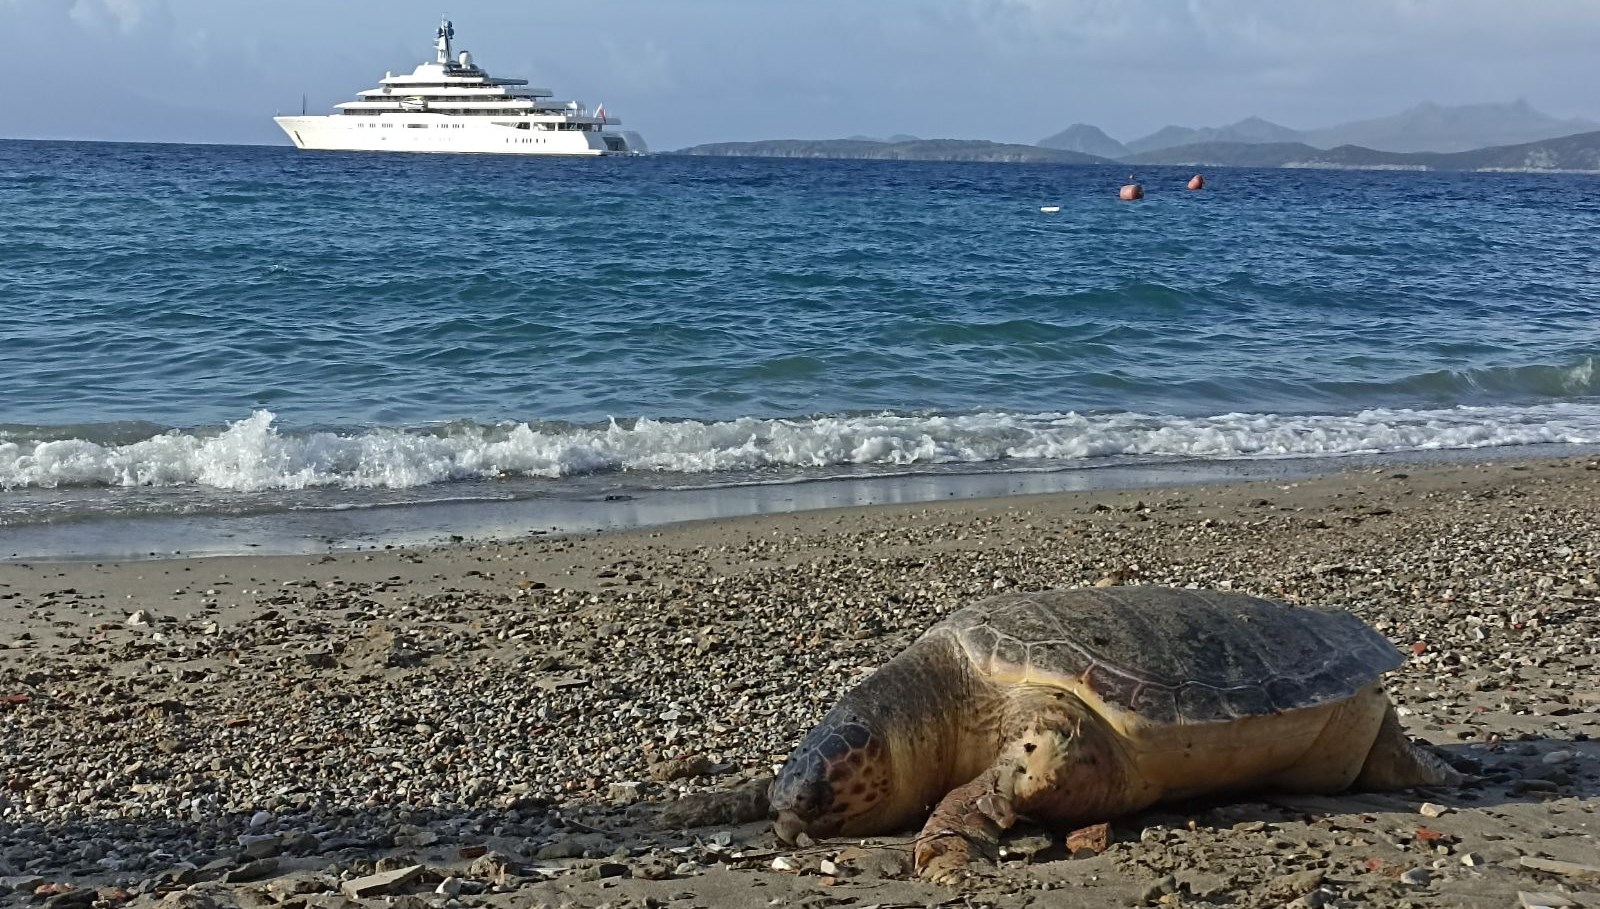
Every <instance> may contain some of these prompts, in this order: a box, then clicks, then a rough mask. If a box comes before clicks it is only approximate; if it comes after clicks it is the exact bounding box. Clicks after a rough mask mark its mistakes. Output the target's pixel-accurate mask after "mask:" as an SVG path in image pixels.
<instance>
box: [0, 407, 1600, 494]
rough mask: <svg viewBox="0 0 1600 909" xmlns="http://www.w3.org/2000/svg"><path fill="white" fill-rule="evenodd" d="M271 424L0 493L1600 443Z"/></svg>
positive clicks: (1099, 430)
mask: <svg viewBox="0 0 1600 909" xmlns="http://www.w3.org/2000/svg"><path fill="white" fill-rule="evenodd" d="M275 419H276V418H275V416H274V414H273V413H272V412H270V411H266V410H258V411H256V412H255V413H253V414H251V415H250V416H249V417H248V418H246V419H242V420H239V421H237V422H234V423H231V424H229V425H228V426H226V427H225V428H222V429H220V430H212V431H204V430H187V431H185V430H170V431H165V432H154V433H151V434H149V435H146V436H144V437H142V438H136V439H135V438H130V430H129V428H128V425H127V424H118V425H117V426H116V427H115V431H110V430H108V431H107V432H105V433H104V434H99V435H98V440H97V433H96V432H94V431H92V429H91V428H89V427H76V428H75V429H74V432H75V433H76V435H74V436H73V437H70V438H44V437H41V435H40V434H39V433H38V432H36V431H34V432H31V433H30V432H29V431H25V430H22V429H19V428H16V427H13V428H11V429H10V430H9V431H0V488H4V489H25V488H67V487H91V486H99V487H185V486H190V487H201V488H212V489H218V490H228V491H233V492H261V491H267V490H298V489H311V488H317V487H334V488H347V489H406V488H413V487H418V486H424V485H429V484H436V483H444V482H449V481H455V480H483V479H496V478H507V477H550V478H559V477H570V476H580V475H591V474H601V473H617V472H625V471H635V472H663V473H667V472H670V473H688V474H715V473H719V472H746V473H748V472H750V471H762V470H772V471H775V472H780V471H785V470H788V471H790V472H797V473H804V472H805V471H807V470H811V469H818V468H830V467H839V466H845V465H885V466H893V467H898V468H903V469H911V470H915V469H916V468H918V467H920V466H928V467H931V466H934V465H961V464H967V465H990V466H993V467H1001V468H1005V467H1016V468H1022V467H1041V466H1042V467H1049V466H1074V463H1073V462H1077V464H1078V465H1081V466H1086V465H1087V464H1089V463H1116V462H1117V461H1119V460H1127V459H1134V458H1138V459H1149V458H1171V459H1261V458H1292V457H1326V456H1337V455H1345V454H1357V453H1386V452H1416V451H1431V450H1446V449H1472V448H1488V447H1497V446H1526V445H1540V444H1600V405H1595V404H1586V403H1585V404H1578V403H1561V404H1543V405H1533V406H1524V407H1508V406H1484V407H1455V408H1448V409H1439V410H1409V409H1371V410H1365V411H1361V412H1359V413H1354V414H1347V415H1315V414H1313V415H1288V414H1272V413H1229V414H1222V415H1218V416H1203V417H1177V416H1165V415H1158V414H1145V413H1106V414H1099V413H1074V412H1064V413H1035V414H1017V413H1003V412H982V413H969V414H954V415H939V414H894V413H884V414H875V415H852V416H818V417H807V418H796V419H754V418H749V419H738V420H730V421H722V422H700V421H695V420H681V421H667V420H653V419H639V420H635V421H617V420H612V421H610V422H608V423H606V424H604V425H599V426H573V425H567V424H538V423H534V424H530V423H505V424H495V425H483V424H476V423H454V424H449V425H447V426H442V427H434V428H429V429H389V428H374V429H362V430H352V431H309V432H291V431H281V430H280V429H279V428H278V427H277V426H276V425H275V424H274V421H275ZM57 434H58V435H59V434H60V433H57ZM80 436H85V437H80ZM1007 462H1012V463H1010V464H1008V463H1007Z"/></svg>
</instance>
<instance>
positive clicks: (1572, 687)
mask: <svg viewBox="0 0 1600 909" xmlns="http://www.w3.org/2000/svg"><path fill="white" fill-rule="evenodd" d="M1096 583H1148V584H1167V585H1185V584H1196V585H1200V586H1209V587H1219V588H1226V589H1235V590H1241V591H1245V592H1250V593H1255V594H1259V595H1265V596H1270V597H1274V598H1277V599H1283V600H1287V601H1290V602H1297V603H1308V604H1316V605H1320V606H1325V607H1337V608H1346V609H1351V610H1353V611H1355V612H1357V613H1358V614H1359V615H1361V617H1362V618H1364V619H1365V620H1367V621H1368V622H1369V623H1371V624H1373V625H1374V627H1377V628H1379V629H1380V630H1381V631H1383V632H1384V633H1385V634H1387V635H1388V636H1389V637H1390V639H1391V640H1393V641H1395V642H1396V643H1397V644H1399V645H1401V646H1402V647H1403V648H1406V649H1407V650H1408V652H1409V653H1410V654H1411V656H1412V658H1411V659H1410V660H1409V661H1408V662H1407V663H1406V665H1405V666H1403V667H1401V668H1400V669H1399V670H1397V671H1396V672H1394V673H1392V674H1391V675H1390V676H1389V677H1388V679H1387V680H1386V681H1387V684H1388V686H1389V687H1390V690H1391V691H1392V692H1393V694H1394V697H1395V699H1396V701H1397V703H1398V704H1399V705H1400V707H1401V712H1402V716H1403V718H1404V719H1403V721H1404V723H1405V725H1406V727H1407V730H1408V731H1409V732H1410V733H1411V734H1412V735H1414V736H1419V737H1421V738H1422V739H1424V740H1425V741H1427V742H1428V743H1430V744H1431V745H1432V746H1433V747H1435V748H1436V749H1438V750H1439V751H1441V752H1442V753H1443V754H1445V755H1446V756H1447V757H1449V758H1450V759H1451V760H1453V761H1456V762H1458V763H1460V764H1463V765H1469V766H1471V767H1473V768H1476V769H1475V773H1476V775H1477V776H1478V777H1479V782H1478V783H1476V784H1474V785H1472V786H1470V787H1467V788H1464V789H1461V790H1452V791H1434V792H1405V793H1378V794H1346V795H1341V796H1332V797H1292V796H1273V795H1262V794H1248V795H1242V796H1240V797H1239V798H1238V799H1237V800H1224V801H1220V802H1208V803H1202V804H1195V805H1178V806H1161V807H1158V808H1156V809H1153V810H1151V811H1148V812H1143V813H1140V814H1139V815H1135V816H1133V817H1129V818H1123V819H1119V820H1117V821H1116V822H1115V823H1114V824H1113V826H1112V837H1111V839H1112V842H1111V844H1110V847H1109V848H1107V849H1106V850H1105V851H1104V852H1103V853H1101V854H1099V855H1095V856H1092V857H1088V858H1069V857H1067V856H1066V855H1065V854H1063V852H1062V848H1061V841H1060V834H1061V831H1048V830H1044V831H1040V830H1032V829H1022V830H1018V831H1016V836H1015V837H1014V838H1013V841H1014V842H1015V843H1016V844H1017V845H1016V847H1015V849H1016V850H1017V851H1019V852H1026V851H1027V850H1029V849H1035V848H1039V843H1040V842H1041V841H1039V840H1037V839H1028V838H1029V837H1039V836H1043V837H1046V839H1045V840H1043V842H1044V843H1045V844H1046V845H1045V846H1043V847H1042V849H1041V850H1040V851H1039V854H1038V856H1037V857H1036V858H1035V860H1034V861H1033V862H1032V863H1025V862H1022V861H1019V860H1010V861H1007V862H1005V863H1003V864H1002V865H1001V866H1000V867H999V868H998V869H997V871H996V872H995V873H994V874H993V875H992V876H991V877H987V878H984V879H981V880H979V881H977V882H974V883H973V884H971V885H969V887H968V889H967V890H966V891H965V892H966V893H968V894H969V895H971V896H972V897H973V898H975V899H978V900H980V901H981V902H984V903H985V904H988V905H993V906H997V907H1003V909H1022V907H1023V906H1026V905H1028V904H1029V901H1030V900H1034V899H1044V900H1047V901H1048V904H1050V905H1061V906H1068V907H1084V909H1088V907H1095V906H1105V905H1127V904H1129V901H1130V900H1131V901H1132V903H1133V904H1135V905H1141V904H1156V903H1158V902H1159V901H1160V898H1161V897H1162V896H1164V895H1173V894H1176V895H1177V899H1178V900H1179V901H1180V902H1182V901H1185V900H1190V899H1194V900H1200V901H1206V900H1207V899H1210V901H1213V902H1215V901H1217V900H1218V899H1223V900H1225V901H1231V902H1233V903H1235V904H1238V905H1279V904H1283V903H1286V902H1291V901H1293V900H1295V899H1298V898H1301V897H1305V896H1306V895H1307V894H1311V893H1320V894H1321V896H1319V897H1317V899H1320V900H1323V902H1324V903H1325V902H1326V900H1328V899H1333V900H1342V901H1345V902H1348V903H1350V904H1353V905H1361V906H1413V907H1416V906H1428V907H1432V906H1439V907H1446V906H1448V907H1484V909H1489V907H1496V909H1498V907H1504V906H1507V905H1515V904H1516V899H1517V898H1516V893H1517V892H1518V891H1539V890H1565V891H1566V892H1567V894H1568V898H1570V899H1572V900H1573V901H1574V902H1575V903H1576V904H1577V905H1580V906H1596V905H1600V895H1597V894H1594V893H1592V892H1591V891H1592V889H1593V888H1592V886H1590V885H1586V884H1585V883H1584V880H1585V879H1583V878H1582V877H1581V876H1580V877H1579V878H1563V877H1562V876H1561V875H1560V874H1555V873H1551V872H1548V871H1540V870H1538V869H1537V868H1533V867H1530V866H1528V865H1527V864H1525V863H1524V861H1523V860H1524V858H1530V859H1534V860H1535V861H1536V862H1537V861H1545V862H1547V863H1561V862H1567V863H1578V864H1584V863H1587V864H1589V865H1592V864H1593V849H1594V844H1595V831H1596V830H1597V829H1600V811H1597V806H1600V742H1596V741H1595V737H1597V736H1600V698H1596V697H1595V695H1594V679H1595V678H1596V677H1597V673H1600V458H1597V457H1594V456H1589V455H1585V456H1575V457H1567V458H1543V459H1528V460H1516V461H1506V460H1504V459H1500V460H1497V461H1494V462H1488V461H1482V462H1465V463H1457V464H1428V465H1406V466H1396V465H1393V464H1386V465H1368V466H1364V467H1362V468H1360V469H1347V470H1344V471H1342V472H1340V473H1337V474H1332V475H1325V476H1317V477H1309V478H1300V479H1294V478H1276V479H1272V480H1266V481H1255V482H1249V483H1225V484H1213V485H1187V486H1182V485H1179V486H1163V487H1146V488H1139V489H1111V490H1086V491H1072V492H1063V493H1052V494H1042V495H1031V496H1021V497H1011V498H988V499H974V500H958V501H941V502H937V503H925V502H909V503H900V504H884V505H874V506H866V507H856V508H844V509H835V510H827V511H808V512H797V513H789V514H767V515H753V516H745V517H734V518H726V519H719V520H709V521H700V522H693V523H684V524H675V525H671V526H653V527H641V528H636V529H633V530H621V531H615V532H609V533H604V534H598V535H589V536H574V537H569V538H561V539H543V538H541V539H532V540H520V541H514V542H487V543H467V542H463V543H460V544H456V545H451V546H444V547H437V548H422V549H393V550H378V551H362V552H340V553H334V554H321V555H312V556H309V557H308V556H306V555H285V556H246V557H219V558H214V559H168V560H158V561H135V562H124V563H113V562H109V561H108V562H101V563H94V562H56V563H43V562H39V563H26V564H22V563H7V564H0V645H4V646H5V648H6V649H5V651H4V652H5V657H4V659H0V739H4V740H5V741H7V742H8V743H10V746H9V747H8V748H7V749H5V750H4V751H0V878H15V879H17V880H25V881H26V882H29V883H32V882H34V881H38V882H40V883H42V884H49V885H57V886H65V885H68V884H70V885H73V886H76V887H79V888H85V887H105V888H120V889H113V890H111V891H109V892H112V896H111V897H102V898H105V899H109V900H110V902H111V903H112V904H120V903H126V904H128V905H132V906H141V907H143V906H152V907H153V906H158V905H161V906H171V905H184V906H200V905H202V902H197V901H203V905H205V906H208V907H211V909H232V907H236V906H237V907H243V909H262V907H274V906H278V905H284V906H291V905H299V904H300V903H304V904H305V905H306V906H310V905H312V904H313V903H315V904H316V905H319V906H320V905H324V903H323V902H321V901H322V900H324V899H333V898H334V897H333V896H332V894H337V892H338V891H339V890H340V889H341V887H342V886H343V885H345V884H347V883H349V882H351V881H353V880H358V879H362V878H364V877H365V876H367V875H371V874H373V873H377V872H383V871H386V870H394V871H396V872H398V871H401V870H404V869H410V868H414V867H417V866H420V870H417V871H415V872H410V873H409V875H410V876H406V875H401V877H402V878H403V880H401V881H400V882H398V883H394V884H392V885H391V886H390V888H389V889H388V890H387V891H386V892H387V893H388V894H389V895H406V894H415V895H418V896H421V897H422V898H424V899H425V900H428V901H433V900H435V899H440V900H442V899H444V897H443V896H439V895H438V894H436V893H435V890H436V889H437V888H438V887H440V886H444V885H445V883H446V882H447V881H454V882H455V883H453V884H450V885H449V886H450V887H451V888H455V889H456V896H455V897H453V898H455V899H457V900H458V901H459V903H460V904H461V905H463V906H486V907H496V909H501V907H505V909H510V907H512V906H527V905H538V904H540V903H541V902H544V903H549V904H551V905H560V904H562V903H564V902H568V901H571V902H573V903H575V904H576V905H582V906H588V905H599V904H602V903H610V904H612V905H614V906H616V905H622V904H623V901H624V900H627V901H631V905H651V904H660V905H673V906H681V907H684V909H687V907H688V906H691V905H695V906H703V907H712V909H723V907H735V906H747V905H757V904H767V903H769V902H771V901H772V900H774V899H777V900H779V901H781V902H790V903H793V904H801V903H805V902H806V901H808V900H814V899H820V898H827V899H828V900H843V902H841V903H839V904H840V905H846V906H863V907H864V906H866V905H869V904H873V903H877V904H880V905H881V904H907V903H909V904H913V905H923V904H927V903H930V902H940V901H942V900H947V899H950V898H952V897H954V896H958V895H959V892H958V891H952V890H950V889H948V888H940V887H934V886H930V885H926V884H923V883H921V882H918V881H914V880H905V879H903V878H904V874H903V859H904V855H905V852H906V848H907V844H908V843H909V833H908V834H906V835H896V836H887V837H880V838H875V839H874V840H871V841H868V843H867V845H865V846H862V845H860V844H859V843H856V842H852V841H829V842H825V843H822V844H820V845H819V846H818V847H817V848H814V849H810V850H800V851H797V852H792V853H791V852H788V851H784V850H779V849H777V848H776V846H775V844H774V842H773V839H772V835H771V833H770V830H769V829H768V827H767V826H766V825H765V824H762V823H753V824H738V823H733V822H731V821H729V820H727V819H724V820H723V821H721V822H718V823H714V824H713V825H712V826H710V827H701V828H695V829H686V828H684V827H683V826H682V824H681V823H679V824H663V823H662V822H661V821H660V818H661V812H662V811H663V810H664V809H665V808H667V807H668V806H676V807H681V806H686V805H690V806H692V805H693V804H695V800H696V799H699V798H702V797H706V796H702V795H701V794H702V793H730V792H734V791H737V790H738V789H739V787H741V786H745V785H750V784H754V785H759V781H760V780H761V779H762V778H763V777H764V776H765V775H766V774H768V773H770V772H771V771H772V769H773V766H774V764H775V763H778V762H781V761H782V760H783V757H784V755H785V754H786V753H787V751H788V749H789V748H792V747H793V745H794V743H795V742H796V741H797V740H798V738H799V737H800V735H801V734H802V733H803V732H804V731H805V730H806V729H807V728H809V727H810V725H811V724H812V723H813V722H814V721H815V718H816V717H817V716H819V715H820V714H821V713H822V712H823V711H824V710H825V709H826V708H827V707H828V706H829V705H830V704H831V703H832V702H833V701H834V700H835V699H836V698H837V697H838V695H839V693H840V692H841V691H842V690H844V689H845V688H847V687H848V686H849V685H851V684H853V683H854V682H855V681H856V680H858V679H859V678H860V677H861V675H862V673H864V672H866V671H868V670H870V669H871V668H872V667H874V666H876V665H879V664H880V663H881V662H882V661H883V660H884V659H886V658H887V657H888V656H890V655H892V654H893V653H895V652H897V651H898V650H900V649H901V648H903V647H904V646H905V645H906V644H907V643H909V641H910V640H912V639H914V638H915V636H916V635H918V634H920V633H921V631H922V630H924V629H925V628H926V627H927V626H928V625H929V624H930V623H931V622H933V621H935V620H936V619H937V618H938V617H940V616H942V615H944V614H947V613H948V612H949V611H950V610H952V609H954V608H958V607H959V606H962V605H965V604H966V603H969V602H971V601H973V600H974V599H977V598H980V597H983V596H987V595H990V594H992V593H994V592H996V591H1001V590H1014V589H1040V588H1045V587H1062V586H1087V585H1092V584H1096ZM1425 803H1427V804H1430V805H1433V806H1436V807H1435V808H1426V807H1424V804H1425ZM1419 812H1422V813H1419ZM713 820H714V819H713ZM1424 829H1425V830H1428V831H1432V832H1431V833H1428V834H1427V835H1426V836H1424V835H1421V834H1419V833H1418V831H1419V830H1424ZM1435 834H1437V835H1435ZM852 849H853V850H854V851H852ZM779 857H782V858H784V859H785V863H787V866H788V867H792V868H795V869H798V870H799V871H800V872H802V873H795V872H794V871H781V870H775V869H774V866H773V861H774V859H775V858H779ZM824 859H826V860H828V861H830V862H832V863H834V866H836V867H837V868H838V869H842V870H839V871H838V873H836V874H829V875H823V874H821V873H820V870H819V868H820V866H819V864H818V863H819V862H821V861H822V860H824ZM184 863H187V864H184ZM780 864H782V863H780ZM1548 867H1563V866H1560V865H1553V866H1548ZM1407 875H1409V877H1407ZM1040 890H1049V891H1052V892H1051V893H1050V895H1049V896H1047V897H1041V896H1039V895H1038V893H1037V891H1040ZM1323 891H1326V892H1323ZM103 892H105V891H103ZM118 893H120V894H122V896H117V895H116V894H118ZM169 894H180V896H178V897H172V896H169ZM318 894H329V896H327V897H321V896H318ZM369 896H370V895H369ZM8 899H11V897H8V896H7V895H6V894H3V893H0V905H7V904H8V903H7V900H8ZM366 899H368V898H367V897H363V898H362V900H366ZM164 900H165V902H164ZM173 900H179V902H177V903H174V902H173ZM185 901H187V902H185ZM296 901H299V902H296ZM646 901H654V903H649V902H646ZM357 902H358V904H360V905H368V904H373V905H375V903H369V902H362V901H361V900H358V901H357ZM1169 902H1170V901H1169ZM1320 904H1323V903H1319V905H1320ZM63 905H64V904H63Z"/></svg>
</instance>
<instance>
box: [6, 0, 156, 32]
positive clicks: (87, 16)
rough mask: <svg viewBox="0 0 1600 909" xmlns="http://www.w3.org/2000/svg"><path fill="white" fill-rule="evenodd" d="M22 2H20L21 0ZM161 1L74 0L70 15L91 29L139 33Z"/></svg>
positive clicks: (75, 20)
mask: <svg viewBox="0 0 1600 909" xmlns="http://www.w3.org/2000/svg"><path fill="white" fill-rule="evenodd" d="M19 2H20V0H19ZM158 2H159V0H74V2H73V4H72V8H71V9H70V10H68V13H67V14H68V15H69V16H71V17H72V21H74V22H76V23H78V24H79V25H80V26H82V27H84V28H89V29H112V30H115V31H119V32H121V33H123V34H131V33H133V32H134V31H137V30H138V28H139V27H140V26H141V25H143V24H144V23H145V22H146V21H148V19H149V18H150V16H149V13H150V11H151V10H150V8H151V7H152V6H154V5H156V4H157V3H158Z"/></svg>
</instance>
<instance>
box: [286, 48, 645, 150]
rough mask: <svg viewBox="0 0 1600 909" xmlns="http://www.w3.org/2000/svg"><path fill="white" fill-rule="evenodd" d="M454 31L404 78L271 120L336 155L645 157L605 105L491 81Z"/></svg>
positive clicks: (389, 78)
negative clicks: (317, 112)
mask: <svg viewBox="0 0 1600 909" xmlns="http://www.w3.org/2000/svg"><path fill="white" fill-rule="evenodd" d="M455 36H456V31H455V27H454V26H453V25H451V23H450V21H449V20H448V19H447V20H445V21H443V22H442V23H440V25H439V39H438V43H437V45H436V47H437V51H438V57H437V59H435V60H434V61H432V62H429V63H422V64H419V65H418V66H417V68H416V69H415V70H414V71H413V72H411V73H410V74H409V75H404V76H396V75H395V74H394V73H389V74H387V75H385V76H384V78H383V81H382V82H381V83H380V84H379V87H378V88H370V89H367V90H366V91H363V92H359V93H357V99H356V100H355V101H346V102H345V103H343V104H338V105H335V107H336V108H337V109H338V111H339V112H338V113H336V114H329V115H327V116H306V115H305V114H302V115H301V116H298V117H274V118H273V119H274V121H275V122H277V124H278V125H279V126H281V127H283V131H284V132H286V133H288V134H289V138H290V139H291V140H293V142H294V144H295V147H297V148H309V149H329V150H341V151H409V152H474V153H479V154H498V155H637V154H644V153H645V151H646V149H645V146H644V140H643V139H642V138H640V136H639V134H638V133H634V132H620V131H613V130H612V129H610V127H614V126H618V125H620V124H621V122H622V121H620V120H618V119H617V118H616V117H612V116H609V115H607V114H606V112H605V105H603V104H602V105H599V106H597V107H596V108H595V109H594V110H593V111H590V110H589V109H588V108H587V107H586V106H584V105H583V104H580V103H579V102H577V101H554V100H551V99H552V98H553V97H554V93H552V92H550V91H548V90H546V89H542V88H526V87H525V86H526V85H527V84H528V81H527V80H526V79H500V78H496V77H493V76H490V75H489V73H488V72H487V71H485V70H484V69H483V68H482V67H480V66H478V65H476V64H474V63H473V62H472V55H471V54H469V53H467V52H466V51H462V52H461V53H460V54H459V55H456V54H455V52H454V51H453V50H452V48H451V44H450V42H451V41H452V40H453V39H454V38H455Z"/></svg>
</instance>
